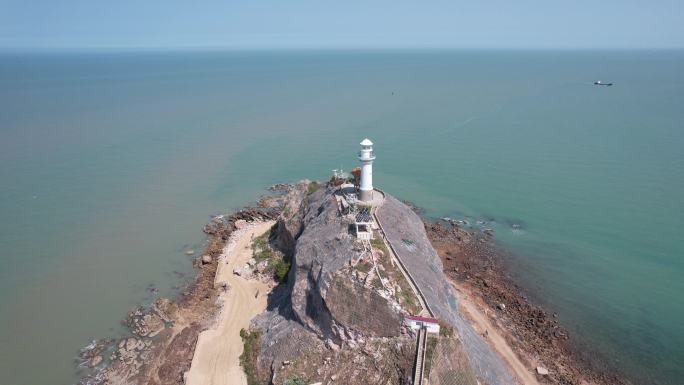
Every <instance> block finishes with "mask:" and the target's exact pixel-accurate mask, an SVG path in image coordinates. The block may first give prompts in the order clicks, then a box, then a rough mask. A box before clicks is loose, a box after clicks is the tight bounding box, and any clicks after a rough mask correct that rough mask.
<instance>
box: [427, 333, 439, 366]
mask: <svg viewBox="0 0 684 385" xmlns="http://www.w3.org/2000/svg"><path fill="white" fill-rule="evenodd" d="M438 342H439V339H438V338H437V337H432V336H428V340H427V346H426V347H425V373H428V374H429V373H430V370H431V369H432V357H433V356H434V355H435V348H437V343H438Z"/></svg>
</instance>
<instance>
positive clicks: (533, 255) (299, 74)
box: [0, 51, 684, 385]
mask: <svg viewBox="0 0 684 385" xmlns="http://www.w3.org/2000/svg"><path fill="white" fill-rule="evenodd" d="M681 68H684V52H681V51H653V52H650V51H648V52H647V51H639V52H620V51H614V52H570V51H568V52H523V51H517V52H516V51H507V52H484V51H482V52H477V51H472V52H467V51H464V52H377V53H373V52H243V53H239V52H234V53H225V52H224V53H218V52H216V53H202V52H186V53H172V52H157V53H139V52H138V53H98V54H78V53H45V54H9V53H7V54H3V55H2V56H0V138H1V140H0V180H1V181H2V183H1V184H0V373H3V383H7V384H12V385H19V384H46V383H50V384H69V383H72V382H74V379H75V378H76V373H75V371H74V362H73V361H74V358H75V356H76V354H77V352H78V349H79V348H80V347H82V346H84V345H86V344H87V343H88V342H89V340H90V339H92V338H97V337H103V336H115V335H117V333H119V332H120V326H119V325H120V319H121V318H122V317H123V316H124V315H125V313H126V311H127V310H129V309H130V308H131V307H133V306H135V305H136V304H139V303H146V302H149V301H151V300H152V299H153V298H155V296H157V295H172V293H174V292H175V289H174V286H177V285H180V284H181V283H182V282H183V281H184V279H186V278H183V277H182V275H183V274H188V273H191V267H190V260H189V258H188V257H187V256H185V255H184V251H185V250H187V249H188V248H194V249H199V248H201V247H202V242H203V237H202V234H201V232H200V228H201V226H202V225H203V224H204V223H205V222H206V221H207V220H208V218H209V215H211V214H213V213H216V212H221V211H227V210H232V209H235V208H238V207H240V206H242V205H244V204H247V203H250V202H253V201H254V199H255V198H256V197H257V196H258V195H259V194H261V193H263V188H264V187H265V186H268V185H271V184H273V183H275V182H282V181H293V180H296V179H300V178H305V177H309V178H326V177H327V176H328V175H329V174H330V170H331V169H334V168H339V167H340V165H341V166H343V167H344V168H345V169H350V168H351V167H353V166H355V154H356V151H357V148H358V142H359V141H360V140H361V139H363V137H365V136H368V137H370V138H371V139H372V140H373V141H374V142H375V143H376V154H377V156H378V159H377V161H376V163H375V170H374V173H375V178H374V182H375V183H376V185H377V186H379V187H381V188H383V189H386V190H387V191H390V192H392V193H393V194H394V195H397V196H399V197H401V198H404V199H408V200H411V201H414V202H416V203H417V204H418V205H420V206H422V207H424V208H426V210H427V214H428V215H432V216H444V215H447V216H465V215H468V216H471V217H473V218H474V219H488V220H493V223H492V227H493V228H494V229H495V230H496V237H497V239H499V240H500V241H501V243H502V244H503V245H505V246H506V247H508V248H510V249H511V250H512V251H514V257H512V258H514V260H513V261H512V263H513V265H514V266H515V273H516V275H518V276H519V277H520V278H521V279H522V280H523V281H524V283H525V286H526V287H528V288H529V289H530V290H532V291H534V292H535V293H536V294H537V297H538V298H539V300H540V301H542V302H543V303H544V304H545V305H546V306H548V307H549V308H550V309H552V310H554V311H557V312H558V313H559V316H560V318H561V319H562V321H563V322H564V323H565V324H566V325H567V326H568V327H569V328H570V330H571V331H572V334H573V336H574V337H575V338H576V339H577V340H579V341H583V342H587V343H589V344H591V345H592V346H595V347H596V348H597V349H598V350H599V351H600V352H601V353H602V354H604V355H605V356H606V357H608V358H607V359H606V360H607V361H610V362H611V364H614V365H617V366H618V367H620V368H622V369H623V370H624V371H626V372H627V373H629V374H630V375H631V376H633V377H634V378H636V379H637V381H638V382H639V383H661V384H677V383H679V382H680V381H679V379H680V378H682V376H684V348H683V346H684V326H683V325H684V322H683V321H682V320H683V319H684V300H683V299H682V297H681V295H682V293H684V280H682V279H681V275H682V273H684V261H683V260H682V255H683V254H684V236H683V235H682V230H681V228H682V226H683V225H684V203H683V202H682V197H683V196H684V131H683V126H682V121H684V108H682V107H683V105H682V101H683V100H684V72H683V71H681ZM596 79H602V80H605V81H612V82H614V83H615V85H614V86H613V87H595V86H593V85H591V83H592V82H593V81H594V80H596ZM392 93H394V94H392ZM512 223H518V224H521V225H522V229H521V230H514V229H513V228H511V226H510V225H511V224H512ZM149 285H153V286H154V287H156V288H158V289H159V290H160V294H154V293H150V292H149V291H148V290H147V288H148V286H149Z"/></svg>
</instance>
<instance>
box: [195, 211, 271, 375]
mask: <svg viewBox="0 0 684 385" xmlns="http://www.w3.org/2000/svg"><path fill="white" fill-rule="evenodd" d="M273 223H274V222H272V221H271V222H262V223H259V224H257V225H254V226H251V227H248V228H245V229H242V230H238V231H236V232H234V233H233V236H232V237H231V240H230V241H229V242H228V244H227V245H226V247H225V249H224V251H223V254H222V255H221V257H220V259H219V262H218V263H219V268H218V271H217V272H216V279H215V281H214V282H215V285H217V286H219V287H220V285H221V283H223V282H225V283H227V284H228V285H229V286H230V289H229V290H228V291H227V292H226V293H223V294H221V295H220V297H219V301H220V303H221V304H222V310H221V314H220V315H219V316H218V319H217V321H216V325H215V327H214V328H213V329H209V330H206V331H204V332H202V333H201V334H200V336H199V339H198V340H197V346H196V347H195V353H194V356H193V358H192V365H191V367H190V370H189V371H188V372H187V373H186V381H185V383H186V384H188V385H246V384H247V379H246V377H245V374H244V373H243V371H242V368H241V367H240V362H239V357H240V354H242V348H243V345H242V339H241V338H240V329H243V328H244V329H246V328H247V327H249V322H250V320H251V319H252V318H253V317H254V316H256V315H257V314H259V313H261V312H262V311H264V310H265V309H266V298H267V294H268V291H269V285H268V284H267V283H264V282H260V281H258V280H256V279H252V280H245V279H243V278H241V277H238V276H236V275H234V274H233V269H234V268H235V267H238V266H243V265H244V264H245V263H246V262H247V260H249V259H250V258H251V257H252V250H251V247H250V246H251V239H252V238H253V237H257V236H259V235H261V234H263V233H264V232H266V231H267V230H268V229H269V228H270V227H271V226H272V225H273ZM257 293H258V295H257Z"/></svg>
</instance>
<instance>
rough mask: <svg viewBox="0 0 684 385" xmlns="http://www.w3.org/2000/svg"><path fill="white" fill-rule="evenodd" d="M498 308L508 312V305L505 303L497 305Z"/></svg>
mask: <svg viewBox="0 0 684 385" xmlns="http://www.w3.org/2000/svg"><path fill="white" fill-rule="evenodd" d="M496 307H497V308H498V309H499V310H506V305H505V304H503V303H500V304H498V305H496Z"/></svg>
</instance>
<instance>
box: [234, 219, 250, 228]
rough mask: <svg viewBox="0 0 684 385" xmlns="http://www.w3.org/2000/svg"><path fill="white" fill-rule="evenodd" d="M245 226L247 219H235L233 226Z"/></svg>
mask: <svg viewBox="0 0 684 385" xmlns="http://www.w3.org/2000/svg"><path fill="white" fill-rule="evenodd" d="M247 226H249V223H247V221H246V220H244V219H238V220H237V221H235V228H236V229H238V230H241V229H244V228H245V227H247Z"/></svg>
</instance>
